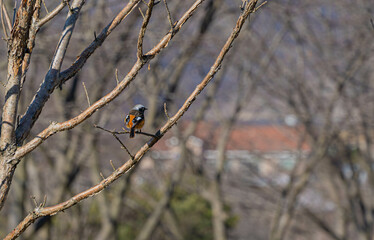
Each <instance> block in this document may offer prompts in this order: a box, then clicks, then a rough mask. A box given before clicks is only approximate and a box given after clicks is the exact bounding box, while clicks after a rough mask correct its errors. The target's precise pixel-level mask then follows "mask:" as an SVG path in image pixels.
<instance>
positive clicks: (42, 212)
mask: <svg viewBox="0 0 374 240" xmlns="http://www.w3.org/2000/svg"><path fill="white" fill-rule="evenodd" d="M201 2H202V1H196V2H195V4H194V5H193V7H191V8H190V9H189V10H188V11H187V12H186V14H185V15H184V16H183V17H182V19H181V20H180V21H182V20H183V22H180V21H179V22H178V24H177V25H176V26H179V27H178V29H179V28H180V27H181V26H182V25H183V23H184V22H185V21H186V20H187V19H188V18H189V17H190V16H191V14H192V13H193V12H194V11H195V10H196V8H197V7H198V6H199V5H200V4H201ZM256 3H257V0H252V1H251V2H250V3H249V4H248V5H247V6H246V8H245V10H244V11H243V13H242V14H241V15H240V17H239V19H238V21H237V23H236V26H235V28H234V29H233V31H232V33H231V35H230V36H229V38H228V40H227V41H226V43H225V45H224V46H223V48H222V49H221V52H220V53H219V55H218V57H217V58H216V60H215V62H214V64H213V66H212V67H211V68H210V71H209V72H208V73H207V75H206V76H205V77H204V79H203V80H202V81H201V83H200V84H199V85H197V86H196V88H195V90H194V91H193V92H192V93H191V95H190V96H189V97H188V98H187V100H186V101H185V103H184V104H183V106H182V107H181V108H180V109H179V110H178V112H177V113H176V114H175V115H174V116H173V117H172V118H170V121H167V122H166V124H165V125H164V126H163V127H162V128H161V129H160V130H159V131H158V132H157V136H158V137H157V138H156V137H154V138H152V139H151V140H149V141H148V142H147V143H146V144H145V145H143V147H141V148H140V150H139V151H138V152H137V153H136V155H135V156H134V159H130V160H128V161H127V162H126V163H125V164H123V165H122V166H121V167H119V168H118V169H117V170H116V171H114V172H113V173H112V174H111V175H110V176H108V177H107V178H105V179H103V181H101V182H100V183H99V184H97V185H96V186H94V187H92V188H90V189H87V190H86V191H83V192H81V193H79V194H77V195H75V196H74V197H72V198H70V199H69V200H67V201H65V202H62V203H60V204H57V205H55V206H51V207H45V208H38V209H35V210H34V211H33V212H32V213H30V214H29V215H27V216H26V218H25V219H24V220H23V221H22V222H20V223H19V225H18V226H17V227H16V228H15V229H14V230H13V231H12V232H11V233H9V234H8V236H6V237H5V239H15V238H17V237H18V236H19V235H20V234H21V233H22V232H23V231H25V229H26V228H27V227H28V226H30V224H31V223H33V222H34V221H35V220H36V219H38V218H40V217H42V216H47V215H54V214H57V213H58V212H61V211H63V210H65V209H67V208H70V207H72V206H74V205H75V204H77V203H79V202H80V201H82V200H84V199H86V198H89V197H91V196H93V195H95V194H98V193H99V192H101V191H102V190H103V189H104V188H106V187H107V186H109V185H110V184H111V183H112V182H114V181H115V180H116V179H118V178H119V177H120V176H121V175H123V174H124V173H126V172H127V171H129V170H130V169H131V168H132V167H134V166H135V165H136V164H137V163H138V162H139V161H140V159H141V158H142V157H143V156H144V154H145V153H146V152H148V151H149V149H150V148H151V147H152V146H153V145H154V144H155V143H156V142H157V141H158V140H159V139H160V137H162V136H163V135H164V134H165V133H166V132H167V131H168V130H169V129H170V128H171V127H172V126H174V125H175V124H176V122H177V121H178V120H179V119H180V118H181V117H182V116H183V114H184V113H185V112H186V111H187V110H188V109H189V107H190V106H191V104H192V103H193V102H194V101H195V99H196V97H197V96H198V95H199V94H200V93H201V91H202V90H203V89H204V88H205V87H206V86H207V85H208V83H209V82H210V80H211V79H212V78H213V77H214V76H215V74H216V73H217V71H218V70H219V69H220V66H221V64H222V61H223V59H224V57H225V55H226V54H227V53H228V51H229V50H230V48H231V45H232V43H233V42H234V40H235V39H236V38H237V37H238V35H239V33H240V30H241V29H242V26H243V24H244V22H245V20H246V19H247V18H248V16H249V14H250V13H252V12H253V10H254V8H255V6H256ZM171 37H172V36H170V38H169V40H170V39H171ZM167 43H168V41H165V42H164V41H162V42H161V43H159V44H158V45H157V46H158V48H156V49H153V50H151V51H150V52H151V53H153V52H154V53H157V52H159V51H160V50H161V48H162V46H164V47H165V45H164V44H167ZM138 63H139V61H138ZM125 79H126V78H125ZM121 84H123V81H122V82H121ZM104 98H105V97H104ZM99 102H100V101H99ZM96 104H97V103H95V104H94V105H93V106H95V105H96ZM93 106H92V107H93ZM89 109H91V108H89ZM91 114H92V113H91ZM78 117H79V116H78ZM78 117H77V118H78ZM73 120H74V119H73ZM70 121H72V120H70ZM60 126H64V127H66V128H67V127H69V126H66V125H59V124H54V125H53V127H52V129H51V131H52V132H53V131H58V128H57V129H56V127H60ZM48 129H49V128H47V129H46V130H48ZM46 130H45V131H46ZM43 132H44V131H43ZM33 141H35V140H33Z"/></svg>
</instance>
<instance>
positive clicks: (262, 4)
mask: <svg viewBox="0 0 374 240" xmlns="http://www.w3.org/2000/svg"><path fill="white" fill-rule="evenodd" d="M266 3H268V1H264V2H263V3H261V4H260V6H258V7H256V8H255V9H254V10H253V13H255V12H256V11H257V10H258V9H260V8H261V7H262V6H264V5H265V4H266Z"/></svg>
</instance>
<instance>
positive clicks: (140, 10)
mask: <svg viewBox="0 0 374 240" xmlns="http://www.w3.org/2000/svg"><path fill="white" fill-rule="evenodd" d="M138 9H139V12H140V14H141V15H142V17H143V19H144V18H145V16H144V13H143V12H142V9H141V8H140V7H139V8H138Z"/></svg>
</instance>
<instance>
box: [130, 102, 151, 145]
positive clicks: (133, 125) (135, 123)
mask: <svg viewBox="0 0 374 240" xmlns="http://www.w3.org/2000/svg"><path fill="white" fill-rule="evenodd" d="M145 110H147V108H146V107H144V106H143V105H141V104H137V105H135V107H133V108H132V109H131V111H130V112H129V114H128V115H127V116H126V119H125V124H126V127H127V128H128V129H130V138H133V137H135V129H138V130H139V131H141V129H142V127H143V126H144V122H145V119H144V111H145Z"/></svg>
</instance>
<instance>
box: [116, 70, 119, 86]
mask: <svg viewBox="0 0 374 240" xmlns="http://www.w3.org/2000/svg"><path fill="white" fill-rule="evenodd" d="M115 76H116V81H117V85H118V84H119V79H118V69H117V68H116V71H115Z"/></svg>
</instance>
